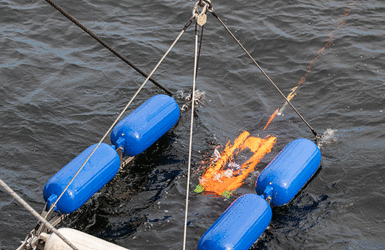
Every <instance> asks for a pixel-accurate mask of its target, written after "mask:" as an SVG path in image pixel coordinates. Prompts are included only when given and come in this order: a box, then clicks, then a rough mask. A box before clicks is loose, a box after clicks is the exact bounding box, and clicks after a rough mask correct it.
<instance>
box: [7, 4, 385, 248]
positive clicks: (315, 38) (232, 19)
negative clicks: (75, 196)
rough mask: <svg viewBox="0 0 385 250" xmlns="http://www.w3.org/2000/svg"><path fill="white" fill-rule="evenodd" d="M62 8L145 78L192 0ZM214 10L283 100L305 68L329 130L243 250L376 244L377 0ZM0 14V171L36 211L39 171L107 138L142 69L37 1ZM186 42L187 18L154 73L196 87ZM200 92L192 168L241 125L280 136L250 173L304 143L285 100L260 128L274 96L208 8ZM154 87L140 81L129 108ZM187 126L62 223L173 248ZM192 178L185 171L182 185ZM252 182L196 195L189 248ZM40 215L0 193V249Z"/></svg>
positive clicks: (380, 158)
mask: <svg viewBox="0 0 385 250" xmlns="http://www.w3.org/2000/svg"><path fill="white" fill-rule="evenodd" d="M57 3H58V4H59V5H60V6H62V7H63V8H64V9H65V10H67V11H68V12H69V13H70V14H71V15H73V16H74V17H76V18H77V19H78V20H79V21H80V22H82V23H83V24H84V25H85V26H86V27H88V28H89V29H91V30H92V31H93V32H95V33H96V34H97V35H99V36H100V37H101V38H102V39H103V40H105V41H106V42H107V43H108V44H109V45H110V46H111V47H113V48H115V49H116V50H118V51H119V52H121V53H122V54H123V55H125V56H127V57H128V58H129V59H131V60H132V61H133V62H134V63H135V64H137V65H138V66H139V67H141V68H142V69H143V70H144V71H146V72H150V71H151V70H152V68H153V67H154V66H155V65H156V63H157V61H158V60H159V59H160V58H161V56H162V55H163V53H164V52H165V51H166V49H167V48H168V47H169V46H170V45H171V43H172V41H173V40H174V39H175V38H176V36H177V34H178V33H179V32H180V31H181V29H182V28H183V26H184V25H185V23H186V22H187V21H188V19H189V18H190V16H191V11H192V8H193V6H194V4H195V2H193V1H180V0H177V1H170V0H164V1H156V0H142V1H99V0H94V1H90V0H78V1H71V0H69V1H62V0H58V1H57ZM213 5H214V9H215V10H216V12H217V13H218V14H219V15H220V16H221V17H222V19H223V20H224V21H225V22H226V23H227V25H228V26H229V27H230V28H231V29H232V30H233V32H234V33H235V35H236V36H237V37H238V38H239V40H240V41H241V42H242V43H243V44H244V45H245V47H246V48H247V49H248V50H249V51H250V52H251V54H252V55H253V57H254V58H255V59H256V60H257V61H258V62H259V63H260V65H261V66H262V67H263V68H264V69H265V70H266V72H267V73H268V74H269V76H270V77H271V78H272V79H273V80H274V81H275V82H276V83H277V85H278V86H279V87H280V88H281V89H282V91H283V92H284V93H285V94H288V93H289V92H290V90H291V89H292V88H293V87H295V86H296V85H297V84H298V82H299V80H300V79H301V77H303V76H304V75H306V72H307V71H308V69H309V65H311V70H310V72H309V73H308V74H307V75H306V81H305V82H304V83H303V84H302V85H301V86H300V88H299V89H298V91H297V96H296V97H295V98H294V99H293V104H294V105H295V106H296V107H297V108H298V110H299V111H300V112H301V113H302V114H303V115H304V116H305V118H306V119H308V121H309V123H310V124H311V125H312V126H313V127H314V129H315V130H316V131H318V133H320V134H323V133H324V132H325V131H326V130H327V129H330V130H329V131H331V133H332V135H331V136H330V138H329V139H328V140H326V142H325V143H324V144H323V145H322V147H321V152H322V170H321V171H320V173H319V174H318V175H317V176H316V177H315V178H314V180H313V181H312V182H311V183H310V185H309V186H308V187H307V188H306V189H305V190H303V191H302V193H301V194H300V195H299V196H298V197H297V198H296V199H295V200H294V201H292V202H291V203H290V204H289V205H288V206H285V207H282V208H279V209H275V210H274V216H273V221H272V223H271V224H270V227H269V229H268V230H266V231H265V233H264V234H263V235H262V236H261V238H260V239H259V241H258V242H257V243H256V244H255V245H254V247H253V249H385V209H384V207H385V183H384V181H383V179H384V176H385V166H384V160H385V158H384V151H385V125H384V121H385V117H384V115H385V70H384V60H385V53H384V52H385V51H384V41H385V29H384V27H385V16H384V13H385V5H384V2H383V1H380V0H366V1H347V0H344V1H342V0H339V1H337V0H325V1H314V0H309V1H297V0H291V1H230V0H222V1H215V0H213ZM0 22H1V25H0V141H1V143H0V162H1V168H0V178H1V179H3V180H4V181H6V182H7V183H8V184H9V185H10V186H11V187H12V188H13V189H14V190H15V191H16V192H17V193H18V194H20V195H21V196H22V197H23V199H25V200H26V201H27V202H28V203H29V204H30V205H31V206H32V207H33V208H35V209H36V210H37V211H39V212H40V211H41V210H42V209H43V206H44V200H43V195H42V190H43V187H44V185H45V183H46V181H47V180H48V179H49V178H50V177H51V176H52V175H54V174H55V173H56V172H57V171H58V170H59V169H61V168H62V167H63V166H64V165H65V164H67V163H68V162H69V161H70V160H72V159H73V158H74V157H75V156H76V155H78V154H79V153H80V152H81V151H83V150H84V149H85V148H86V147H88V146H89V145H91V144H94V143H96V142H97V141H98V140H99V139H100V138H101V137H102V136H103V134H104V133H105V131H106V130H107V129H108V127H109V126H110V125H111V123H112V122H113V120H114V119H115V118H116V117H117V115H118V113H119V112H120V111H121V110H122V109H123V107H124V106H125V104H126V103H127V102H128V100H129V99H130V98H131V97H132V95H133V94H134V92H135V91H136V89H137V87H138V85H139V84H141V83H142V82H143V80H144V79H143V77H142V76H140V75H139V74H137V73H136V72H134V71H133V70H132V69H131V68H129V67H128V66H127V65H126V64H124V63H123V62H121V61H120V60H119V59H117V58H116V57H115V56H114V55H112V54H111V53H110V52H109V51H107V50H106V49H105V48H103V47H101V46H100V45H99V44H98V43H97V42H95V41H94V40H93V39H92V38H90V37H89V36H88V35H87V34H85V33H84V32H83V31H81V30H80V29H79V28H78V27H76V26H75V25H73V24H72V23H70V22H69V21H68V20H67V19H66V18H64V17H63V16H62V15H61V14H60V13H59V12H58V11H56V10H55V9H54V8H52V7H51V6H50V5H48V4H47V3H46V2H45V1H43V0H36V1H30V0H25V1H21V0H0ZM193 39H194V37H193V27H191V28H190V29H189V30H188V31H187V32H186V33H185V35H184V36H183V37H182V39H181V41H180V42H179V43H178V44H177V46H176V48H175V50H173V51H172V52H171V53H170V56H169V57H168V58H167V59H166V60H165V62H164V64H162V66H161V67H160V69H159V70H158V71H157V72H156V74H155V75H154V78H155V79H157V80H158V81H159V82H160V83H162V84H164V85H166V86H167V87H168V88H170V89H171V90H172V91H173V92H176V91H178V90H182V91H184V92H185V93H187V92H188V91H189V90H191V86H192V73H193V68H192V65H193V51H194V43H193ZM330 41H332V42H333V43H332V44H331V45H330ZM328 42H329V45H330V46H327V47H325V49H324V50H323V51H322V52H319V53H318V51H320V50H321V49H322V48H323V47H324V46H325V45H326V44H327V43H328ZM318 56H319V57H318ZM315 58H317V59H316V60H314V61H313V63H312V64H310V62H311V61H312V60H313V59H315ZM197 88H199V89H200V90H202V91H204V92H205V93H206V95H205V98H204V101H202V102H200V104H199V105H198V107H197V112H196V119H195V125H194V131H195V134H194V138H193V140H194V141H193V168H194V169H198V168H199V165H200V162H201V161H202V160H204V159H205V158H206V157H205V155H206V154H207V155H210V154H211V153H212V152H213V149H214V148H215V146H216V145H225V144H226V142H227V141H229V140H230V141H232V140H233V139H234V138H235V137H237V136H238V135H239V134H240V132H241V131H242V130H247V131H249V132H250V133H251V134H252V135H260V136H266V135H267V134H271V135H275V136H277V138H278V139H277V140H278V141H277V143H276V146H275V147H274V148H273V151H272V152H271V153H270V154H269V155H268V156H266V157H265V158H264V160H263V161H262V163H261V164H260V165H258V169H259V170H261V169H263V168H264V167H265V166H266V164H267V163H268V162H269V161H270V160H271V159H272V158H273V157H274V156H275V155H276V154H277V153H278V152H279V151H280V150H281V149H282V148H283V147H284V146H285V145H286V144H287V143H289V142H290V141H292V140H294V139H296V138H300V137H304V138H309V139H313V136H312V134H311V132H310V131H309V129H308V128H307V127H306V126H305V125H304V124H303V123H302V122H301V121H300V120H299V118H298V117H297V116H296V115H295V114H294V112H293V111H291V110H290V109H289V108H287V109H286V110H285V112H284V115H283V116H279V117H277V118H276V119H275V120H274V121H273V122H272V124H271V125H270V126H269V127H268V129H267V130H266V131H262V129H263V127H264V126H265V124H266V122H267V120H268V118H269V116H270V115H271V114H272V113H273V112H274V110H276V109H277V108H279V107H281V106H282V105H283V103H284V102H283V101H282V98H281V97H280V96H279V95H278V94H277V92H276V91H275V89H273V87H272V86H271V85H270V84H269V83H268V82H267V80H266V79H265V78H264V77H263V76H262V74H261V73H260V72H259V71H258V69H256V67H255V66H254V65H252V64H251V62H250V60H249V59H248V58H247V57H246V56H245V55H244V54H243V52H242V51H241V50H240V48H239V47H238V46H237V45H236V44H235V42H234V41H233V40H232V39H231V37H230V36H228V35H227V34H226V32H225V30H224V29H223V27H222V26H220V24H219V22H218V21H217V20H215V18H214V17H213V16H211V15H209V16H208V23H207V25H206V28H205V35H204V45H203V51H202V57H201V61H200V70H199V76H198V81H197ZM159 92H161V91H159V90H158V89H157V88H156V87H154V86H153V85H152V84H151V83H148V84H147V85H146V87H145V89H144V91H142V92H141V93H140V94H139V96H138V98H137V99H136V101H135V102H134V104H133V105H132V107H131V108H130V110H132V109H133V108H135V107H137V106H138V105H140V104H141V103H142V102H143V101H145V100H147V99H148V98H150V97H151V96H153V95H155V94H157V93H159ZM177 101H178V103H179V104H180V106H182V105H183V104H184V103H185V101H184V100H183V99H177ZM189 120H190V114H189V113H188V112H184V113H182V116H181V120H180V122H179V123H178V125H177V126H176V127H175V128H174V129H173V130H172V131H170V132H168V133H167V135H166V136H164V137H162V138H161V139H160V140H159V141H158V142H157V143H156V144H155V145H154V146H152V147H151V148H150V149H148V150H147V151H146V152H145V153H143V154H141V155H140V156H139V157H137V158H136V160H135V161H134V162H133V164H132V165H131V166H130V167H128V168H125V169H123V170H122V171H121V172H120V173H119V174H118V175H117V176H116V178H114V179H113V180H112V181H111V182H110V183H108V185H107V186H106V187H104V188H103V189H102V190H101V191H100V192H98V193H97V195H95V196H94V197H93V198H92V199H91V200H90V201H89V202H87V203H86V204H85V205H84V206H83V207H82V208H81V209H79V210H78V211H77V212H75V213H73V214H71V215H70V216H69V217H68V219H67V220H66V221H65V222H64V223H63V226H68V227H72V228H76V229H80V230H83V231H85V232H87V233H90V234H92V235H96V236H98V237H101V238H103V239H106V240H108V241H111V242H114V243H116V244H118V245H121V246H123V247H127V248H130V249H181V248H182V242H183V219H184V208H185V206H184V202H185V191H186V177H185V173H186V171H187V155H188V137H189V136H188V133H189ZM106 142H109V140H106ZM200 174H201V172H200V171H195V173H193V175H192V181H191V188H194V187H195V186H196V185H197V184H198V181H199V176H200ZM256 176H257V172H255V173H254V175H253V176H251V177H249V178H248V179H246V181H245V184H244V185H243V186H242V187H241V188H239V189H238V190H237V191H236V194H235V195H234V196H233V197H231V198H230V199H225V198H224V197H216V196H213V195H202V194H195V193H194V192H191V193H190V209H189V227H188V233H187V242H188V243H187V248H188V249H196V246H197V244H198V241H199V239H200V237H201V236H202V235H203V233H204V232H205V231H206V230H207V229H208V228H209V227H210V226H211V225H212V223H213V222H214V221H215V220H216V219H217V218H218V217H219V216H220V214H221V213H222V212H223V211H224V210H225V209H226V208H227V207H228V206H229V205H230V204H231V202H232V201H233V200H235V199H236V198H237V197H239V196H240V195H242V194H244V193H254V192H255V191H254V183H255V178H256ZM190 190H191V189H190ZM35 225H36V219H35V218H34V217H32V216H31V215H30V214H29V213H28V212H27V211H26V210H25V209H23V208H22V207H21V206H20V205H18V204H17V203H16V202H15V201H14V200H13V199H12V198H11V197H10V196H9V195H8V194H7V193H5V192H3V191H1V192H0V242H1V243H0V244H1V248H2V249H15V248H17V247H18V246H19V242H20V241H21V240H23V239H24V237H25V236H26V235H27V233H28V232H29V231H30V230H31V229H32V228H33V227H34V226H35Z"/></svg>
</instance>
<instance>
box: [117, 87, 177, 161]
mask: <svg viewBox="0 0 385 250" xmlns="http://www.w3.org/2000/svg"><path fill="white" fill-rule="evenodd" d="M179 115H180V110H179V106H178V104H177V103H176V101H175V100H174V98H172V97H169V96H167V95H156V96H154V97H152V98H150V99H148V100H147V101H146V102H144V103H143V104H142V105H140V106H139V107H138V108H136V109H135V110H134V111H133V112H131V113H130V114H129V115H127V116H126V117H125V118H124V119H123V120H121V121H120V122H119V123H118V124H117V125H116V126H115V127H114V129H113V130H112V132H111V143H112V144H114V145H115V147H116V148H119V147H120V146H122V147H123V155H124V156H136V155H138V154H140V153H142V152H143V151H144V150H146V149H147V148H148V147H150V146H151V145H152V144H153V143H154V142H156V141H157V140H158V139H159V138H160V137H161V136H162V135H164V134H165V133H166V132H167V131H168V130H169V129H170V128H171V127H172V126H174V125H175V123H176V122H177V121H178V119H179Z"/></svg>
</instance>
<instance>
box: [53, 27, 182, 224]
mask: <svg viewBox="0 0 385 250" xmlns="http://www.w3.org/2000/svg"><path fill="white" fill-rule="evenodd" d="M186 28H187V27H186V26H185V28H184V29H183V30H182V31H181V32H180V33H179V35H178V37H177V38H176V39H175V41H174V42H173V43H172V45H171V46H170V48H169V49H168V50H167V52H166V53H165V54H164V55H163V57H162V58H161V59H160V61H159V62H158V64H157V65H156V66H155V68H154V69H153V70H152V71H151V73H150V74H149V75H148V77H147V78H146V80H145V81H144V82H143V84H142V85H141V86H140V87H139V89H138V90H137V91H136V93H135V94H134V96H133V97H132V98H131V100H130V101H129V102H128V103H127V105H126V106H125V107H124V109H123V110H122V112H120V114H119V116H118V117H117V118H116V120H115V121H114V122H113V123H112V125H111V127H110V128H109V129H108V130H107V132H106V133H105V134H104V136H103V137H102V139H101V140H100V141H99V143H98V144H97V145H96V147H95V148H94V150H92V152H91V153H90V155H89V156H88V157H87V159H86V160H85V161H84V163H83V165H82V166H81V167H80V168H79V170H78V171H77V172H76V174H75V175H74V176H73V177H72V179H71V181H70V182H69V183H68V185H67V186H66V187H65V189H64V190H63V192H62V193H61V194H60V196H59V197H58V198H57V200H56V201H55V202H54V203H53V204H52V206H51V207H50V209H49V211H48V213H47V215H46V217H47V216H49V215H50V214H51V213H52V211H53V210H54V208H55V207H56V204H57V203H58V202H59V200H60V198H61V197H62V196H63V195H64V193H65V192H66V191H67V189H68V187H69V186H70V185H71V183H72V182H73V181H74V179H75V178H76V176H77V175H78V174H79V172H80V171H81V170H82V169H83V167H84V166H85V165H86V163H87V162H88V161H89V159H90V158H91V156H92V155H93V154H94V153H95V151H96V149H97V148H98V147H99V146H100V144H101V143H102V142H103V141H104V139H105V138H106V137H107V135H108V134H109V133H110V132H111V130H112V129H113V128H114V127H115V125H116V123H117V122H118V121H119V119H120V118H121V117H122V115H123V114H124V112H126V110H127V109H128V107H129V106H130V105H131V103H132V102H133V100H134V99H135V98H136V96H137V95H138V94H139V92H140V91H141V90H142V89H143V87H144V85H146V83H147V82H148V80H149V79H150V78H151V76H152V75H153V74H154V72H155V71H156V70H157V69H158V67H159V65H160V64H161V63H162V62H163V60H164V59H165V58H166V56H167V55H168V53H169V52H170V51H171V49H172V48H173V47H174V45H175V44H176V43H177V42H178V40H179V39H180V37H181V36H182V35H183V33H184V32H185V30H186Z"/></svg>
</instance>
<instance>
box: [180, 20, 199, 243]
mask: <svg viewBox="0 0 385 250" xmlns="http://www.w3.org/2000/svg"><path fill="white" fill-rule="evenodd" d="M198 27H199V26H198V25H196V30H195V58H194V76H193V89H192V98H191V102H192V103H191V123H190V142H189V153H188V164H187V187H186V209H185V215H184V233H183V250H185V249H186V236H187V214H188V201H189V192H190V172H191V171H190V170H191V154H192V135H193V125H194V108H195V84H196V74H197V62H198Z"/></svg>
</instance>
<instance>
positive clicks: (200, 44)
mask: <svg viewBox="0 0 385 250" xmlns="http://www.w3.org/2000/svg"><path fill="white" fill-rule="evenodd" d="M196 25H198V24H196ZM204 29H205V26H204V25H203V26H202V30H201V37H200V40H199V51H198V59H197V72H196V73H197V75H196V76H198V70H199V67H198V65H199V59H200V58H201V52H202V43H203V31H204Z"/></svg>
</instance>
